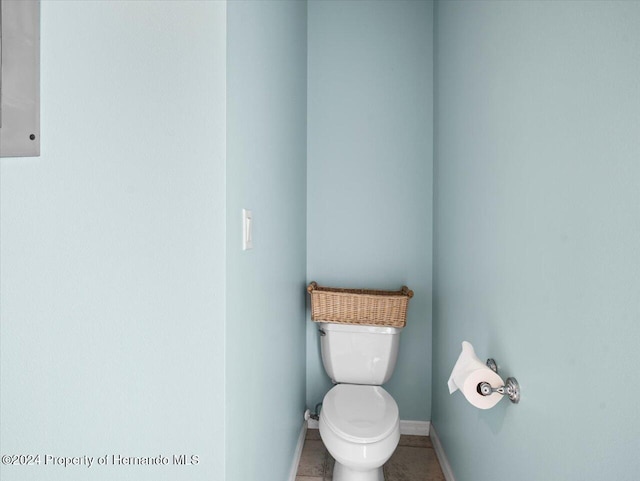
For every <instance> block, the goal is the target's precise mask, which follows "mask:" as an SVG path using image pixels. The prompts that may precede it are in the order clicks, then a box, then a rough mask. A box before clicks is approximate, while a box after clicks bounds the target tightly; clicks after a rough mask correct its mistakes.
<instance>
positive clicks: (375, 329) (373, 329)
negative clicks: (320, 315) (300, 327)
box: [318, 322, 402, 334]
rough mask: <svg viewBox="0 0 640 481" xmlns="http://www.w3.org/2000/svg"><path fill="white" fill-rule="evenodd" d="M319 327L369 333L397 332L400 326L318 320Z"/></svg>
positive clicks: (338, 330) (337, 330)
mask: <svg viewBox="0 0 640 481" xmlns="http://www.w3.org/2000/svg"><path fill="white" fill-rule="evenodd" d="M318 324H320V327H322V329H324V330H325V331H335V332H367V333H370V334H398V333H400V331H402V328H401V327H388V326H366V325H364V324H337V323H334V322H319V323H318Z"/></svg>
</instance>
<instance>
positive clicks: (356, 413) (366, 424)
mask: <svg viewBox="0 0 640 481" xmlns="http://www.w3.org/2000/svg"><path fill="white" fill-rule="evenodd" d="M320 415H321V416H322V417H323V418H324V421H325V422H326V424H327V426H329V428H331V429H332V430H333V431H334V432H335V433H336V434H338V435H339V436H340V437H342V438H343V439H346V440H348V441H351V442H354V443H374V442H376V441H380V440H381V439H384V438H386V437H387V436H389V434H391V432H392V431H393V430H394V429H395V428H396V426H397V425H398V423H399V414H398V405H397V404H396V402H395V400H394V399H393V398H392V397H391V395H390V394H389V393H388V392H387V391H385V390H384V389H383V388H382V387H380V386H361V385H358V384H338V385H337V386H335V387H334V388H332V389H331V390H330V391H329V392H328V393H327V395H326V396H325V397H324V400H323V401H322V411H321V414H320Z"/></svg>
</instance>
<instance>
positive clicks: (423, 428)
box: [400, 419, 431, 436]
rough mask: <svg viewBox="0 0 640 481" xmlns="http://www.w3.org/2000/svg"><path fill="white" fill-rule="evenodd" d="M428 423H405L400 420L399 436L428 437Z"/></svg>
mask: <svg viewBox="0 0 640 481" xmlns="http://www.w3.org/2000/svg"><path fill="white" fill-rule="evenodd" d="M430 424H431V423H430V422H429V421H405V420H403V419H401V420H400V434H413V435H414V436H429V426H430Z"/></svg>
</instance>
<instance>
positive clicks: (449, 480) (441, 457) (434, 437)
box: [429, 424, 456, 481]
mask: <svg viewBox="0 0 640 481" xmlns="http://www.w3.org/2000/svg"><path fill="white" fill-rule="evenodd" d="M429 437H430V438H431V444H433V450H434V451H435V453H436V456H437V457H438V461H439V462H440V467H441V468H442V474H444V479H445V480H446V481H456V478H455V477H454V476H453V470H452V469H451V465H450V464H449V460H448V459H447V455H446V454H445V453H444V448H443V447H442V443H441V442H440V438H439V437H438V433H436V430H435V429H434V428H433V424H432V425H431V429H430V431H429Z"/></svg>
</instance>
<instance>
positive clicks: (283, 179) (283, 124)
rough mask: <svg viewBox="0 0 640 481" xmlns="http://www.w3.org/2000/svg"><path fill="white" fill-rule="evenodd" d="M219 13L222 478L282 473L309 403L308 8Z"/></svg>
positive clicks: (256, 7)
mask: <svg viewBox="0 0 640 481" xmlns="http://www.w3.org/2000/svg"><path fill="white" fill-rule="evenodd" d="M227 8H228V25H227V28H228V57H227V59H228V61H227V69H228V70H227V84H228V97H227V109H228V110H227V122H228V124H227V126H228V133H227V146H228V159H227V163H228V166H227V169H228V170H227V173H228V176H227V306H228V310H227V346H226V347H227V355H226V357H227V371H226V386H227V389H226V391H227V408H226V411H227V420H226V426H227V430H226V432H227V437H226V446H227V479H229V480H259V479H265V480H285V479H287V476H288V474H289V469H290V467H291V463H292V461H293V453H294V448H295V445H296V441H297V438H298V434H299V433H300V429H301V427H302V423H303V417H302V415H303V412H304V409H305V394H304V393H305V381H304V380H305V367H304V365H305V290H304V287H305V285H304V284H305V257H306V158H305V157H306V90H307V79H306V37H307V29H306V25H307V21H306V18H307V6H306V2H295V1H286V2H273V1H272V2H264V1H251V2H249V1H237V2H236V1H232V2H229V4H228V7H227ZM243 208H247V209H250V210H252V211H253V222H254V248H253V250H249V251H242V249H241V247H242V245H241V238H242V236H241V233H242V224H241V220H242V215H241V211H242V209H243Z"/></svg>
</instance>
